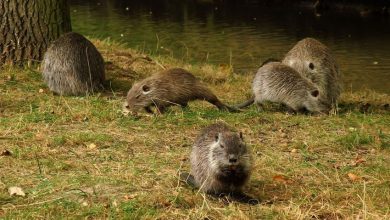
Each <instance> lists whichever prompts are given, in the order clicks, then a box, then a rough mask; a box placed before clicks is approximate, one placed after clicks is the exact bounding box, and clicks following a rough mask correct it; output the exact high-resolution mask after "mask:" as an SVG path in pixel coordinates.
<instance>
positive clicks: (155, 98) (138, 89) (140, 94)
mask: <svg viewBox="0 0 390 220" xmlns="http://www.w3.org/2000/svg"><path fill="white" fill-rule="evenodd" d="M197 99H199V100H206V101H208V102H210V103H211V104H213V105H215V106H217V108H218V109H220V110H227V111H231V112H235V111H237V110H236V109H234V108H232V107H229V106H227V105H225V104H224V103H222V102H221V101H220V100H219V99H218V98H217V96H216V95H214V93H213V92H212V91H211V90H210V89H208V88H207V87H206V86H205V85H204V84H202V83H201V82H200V81H199V80H198V79H197V78H195V76H194V75H192V74H191V73H190V72H188V71H186V70H184V69H181V68H173V69H169V70H165V71H163V72H159V73H156V74H154V75H152V76H150V77H148V78H146V79H144V80H142V81H140V82H137V83H135V84H134V85H133V87H132V88H131V89H130V90H129V92H128V93H127V98H126V102H125V104H124V108H125V109H124V110H125V111H131V112H138V111H139V110H141V109H144V110H146V111H147V112H148V113H152V112H153V111H152V110H151V107H153V106H155V107H156V108H157V110H158V112H159V113H164V111H165V110H166V108H167V107H169V106H172V105H180V106H181V107H186V106H187V105H188V102H189V101H193V100H197Z"/></svg>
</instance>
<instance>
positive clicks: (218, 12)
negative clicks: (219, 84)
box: [70, 0, 390, 94]
mask: <svg viewBox="0 0 390 220" xmlns="http://www.w3.org/2000/svg"><path fill="white" fill-rule="evenodd" d="M238 2H240V1H227V3H226V2H225V3H224V4H222V3H209V2H208V1H207V0H203V1H201V0H198V1H196V0H192V1H185V0H171V1H169V0H143V1H142V0H137V1H125V0H102V1H93V0H71V1H70V3H71V16H72V25H73V30H74V31H76V32H80V33H82V34H85V35H88V36H91V37H98V38H102V39H103V38H110V39H113V40H115V41H119V42H122V43H125V44H126V45H127V46H129V47H132V48H137V49H139V50H143V51H145V52H147V53H151V54H167V55H171V56H174V57H176V58H179V59H183V60H185V61H188V62H191V63H205V62H207V63H212V64H217V65H218V64H232V65H233V67H234V69H235V71H236V72H239V73H251V74H252V73H253V72H255V71H256V70H257V68H258V66H259V64H260V63H262V61H264V60H265V59H267V58H269V57H275V58H281V57H282V56H283V55H284V54H285V53H286V52H287V51H288V50H289V49H290V48H291V47H292V46H293V45H294V44H295V43H296V42H297V41H298V40H300V39H302V38H304V37H315V38H317V39H319V40H321V41H322V42H323V43H325V44H326V45H328V46H329V47H330V48H331V49H332V50H333V52H334V54H335V56H336V58H337V60H338V62H339V65H340V69H341V71H342V74H343V75H344V79H343V81H344V90H346V91H350V90H359V89H364V88H368V89H372V90H375V91H378V92H384V93H389V94H390V18H389V17H386V16H383V15H370V16H366V15H365V13H359V12H355V11H350V12H345V11H344V12H342V13H340V12H337V13H336V12H327V13H324V14H322V15H321V16H316V15H315V13H314V12H313V10H312V9H310V8H305V7H289V6H282V7H275V6H267V5H264V4H259V3H257V2H256V1H252V2H251V1H241V2H246V3H245V4H243V3H241V4H240V3H238Z"/></svg>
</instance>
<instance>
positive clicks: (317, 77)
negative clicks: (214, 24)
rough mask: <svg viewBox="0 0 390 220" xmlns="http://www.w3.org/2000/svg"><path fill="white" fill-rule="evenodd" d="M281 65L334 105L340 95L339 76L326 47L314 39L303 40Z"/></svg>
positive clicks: (335, 63)
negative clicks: (305, 79) (304, 80)
mask: <svg viewBox="0 0 390 220" xmlns="http://www.w3.org/2000/svg"><path fill="white" fill-rule="evenodd" d="M282 63H284V64H286V65H288V66H291V67H292V68H294V69H295V70H296V71H297V72H298V73H300V74H301V75H302V76H304V77H306V78H307V79H309V80H310V81H311V82H312V83H314V85H316V86H317V88H318V89H319V91H320V93H321V94H322V98H324V99H326V101H327V102H329V103H331V104H332V105H335V104H336V102H337V99H338V98H339V96H340V93H341V82H340V80H341V79H340V78H341V75H340V73H339V68H338V65H337V62H336V60H335V58H334V56H333V55H332V52H331V51H330V49H329V48H328V47H327V46H325V45H324V44H322V43H321V42H319V41H318V40H316V39H313V38H305V39H303V40H301V41H299V42H298V43H297V44H296V45H295V46H294V47H293V48H292V49H291V50H290V51H289V52H288V53H287V54H286V56H285V57H284V59H283V60H282Z"/></svg>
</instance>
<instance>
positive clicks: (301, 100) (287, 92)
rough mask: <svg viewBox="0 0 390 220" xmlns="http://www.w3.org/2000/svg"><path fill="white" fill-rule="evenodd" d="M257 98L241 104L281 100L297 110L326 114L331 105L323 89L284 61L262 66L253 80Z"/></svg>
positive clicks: (253, 88) (280, 101)
mask: <svg viewBox="0 0 390 220" xmlns="http://www.w3.org/2000/svg"><path fill="white" fill-rule="evenodd" d="M252 91H253V97H252V98H251V99H249V100H248V101H246V102H245V103H243V104H241V105H238V106H237V107H239V108H243V107H246V106H248V105H250V104H252V103H254V102H256V103H257V104H258V105H261V104H262V103H263V102H264V101H271V102H279V103H283V104H285V105H287V106H288V107H289V108H291V109H292V110H293V111H295V112H298V111H302V110H304V111H309V112H314V113H321V112H322V113H326V112H328V111H329V110H330V105H329V104H328V103H327V102H325V101H323V100H322V99H321V96H322V94H321V92H320V91H319V90H318V89H317V87H316V86H315V85H314V84H313V83H311V82H310V81H309V80H307V79H306V78H304V77H302V76H301V75H300V74H299V73H298V72H297V71H295V70H294V69H293V68H291V67H289V66H287V65H284V64H282V63H280V62H270V63H267V64H265V65H264V66H262V67H260V69H259V70H258V71H257V73H256V76H255V78H254V80H253V83H252Z"/></svg>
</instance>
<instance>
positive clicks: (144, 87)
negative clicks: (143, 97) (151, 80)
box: [142, 85, 150, 94]
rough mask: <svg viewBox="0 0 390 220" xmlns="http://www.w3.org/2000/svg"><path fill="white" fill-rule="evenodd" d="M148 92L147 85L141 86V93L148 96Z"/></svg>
mask: <svg viewBox="0 0 390 220" xmlns="http://www.w3.org/2000/svg"><path fill="white" fill-rule="evenodd" d="M149 92H150V87H149V86H148V85H143V86H142V93H143V94H148V93H149Z"/></svg>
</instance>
